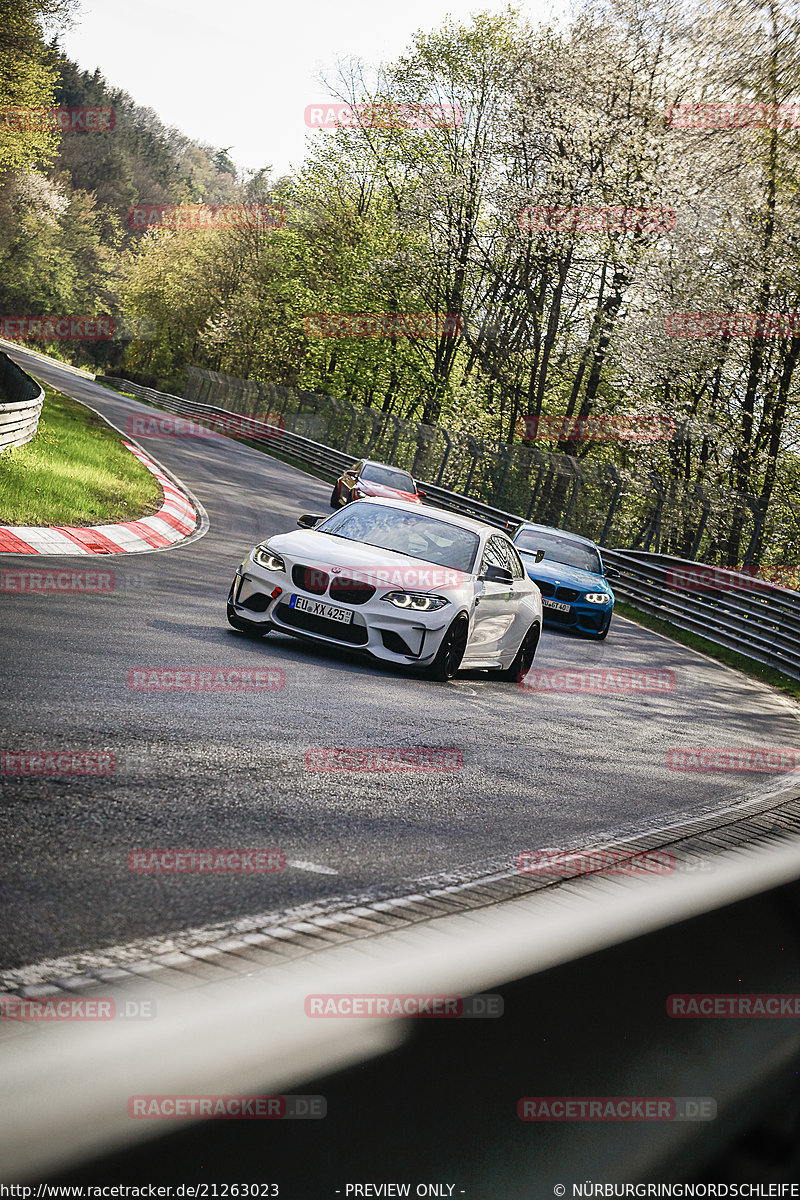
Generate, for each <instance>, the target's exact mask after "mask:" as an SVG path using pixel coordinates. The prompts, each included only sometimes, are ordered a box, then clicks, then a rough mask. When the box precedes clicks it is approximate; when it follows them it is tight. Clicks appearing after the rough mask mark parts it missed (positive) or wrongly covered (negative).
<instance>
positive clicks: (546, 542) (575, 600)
mask: <svg viewBox="0 0 800 1200" xmlns="http://www.w3.org/2000/svg"><path fill="white" fill-rule="evenodd" d="M512 540H513V542H514V545H515V546H516V547H517V550H519V552H520V554H521V555H522V561H523V563H524V565H525V570H526V571H527V572H528V575H529V576H530V578H531V579H532V580H533V581H534V582H535V583H537V584H538V585H539V591H540V592H541V593H542V616H543V618H544V623H545V625H558V626H559V627H560V628H562V629H573V630H575V632H576V633H583V634H586V635H587V636H590V637H593V638H595V639H596V640H597V641H600V640H601V639H602V638H604V637H605V636H606V635H607V634H608V629H609V626H610V624H611V615H612V613H613V612H614V593H613V592H612V590H611V588H610V586H609V584H608V580H607V579H606V573H605V571H604V570H603V560H602V559H601V557H600V551H599V550H598V548H597V546H596V545H595V544H594V542H590V541H589V539H588V538H584V537H579V536H578V534H577V533H566V532H565V531H564V530H563V529H553V528H552V527H551V526H549V525H534V524H532V523H531V522H530V521H525V522H524V523H523V524H522V525H520V527H519V528H518V529H517V531H516V533H515V534H514V537H513V539H512Z"/></svg>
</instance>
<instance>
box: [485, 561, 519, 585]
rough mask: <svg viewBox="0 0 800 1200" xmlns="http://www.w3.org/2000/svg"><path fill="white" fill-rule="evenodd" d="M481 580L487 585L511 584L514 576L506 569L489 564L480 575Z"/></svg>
mask: <svg viewBox="0 0 800 1200" xmlns="http://www.w3.org/2000/svg"><path fill="white" fill-rule="evenodd" d="M481 579H485V580H486V582H487V583H513V582H514V576H513V575H512V574H511V572H510V571H509V570H508V568H507V567H498V566H496V564H495V563H489V566H488V567H487V568H486V570H485V571H484V572H483V574H482V575H481Z"/></svg>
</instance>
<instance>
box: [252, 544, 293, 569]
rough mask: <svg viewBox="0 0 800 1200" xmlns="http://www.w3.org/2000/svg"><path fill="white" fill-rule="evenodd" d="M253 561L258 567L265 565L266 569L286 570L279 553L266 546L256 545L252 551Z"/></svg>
mask: <svg viewBox="0 0 800 1200" xmlns="http://www.w3.org/2000/svg"><path fill="white" fill-rule="evenodd" d="M253 562H257V563H258V565H259V566H260V567H266V568H267V570H268V571H285V570H286V564H285V563H284V561H283V559H282V558H281V556H280V554H275V553H274V551H272V550H270V549H269V547H268V546H256V548H255V550H254V551H253Z"/></svg>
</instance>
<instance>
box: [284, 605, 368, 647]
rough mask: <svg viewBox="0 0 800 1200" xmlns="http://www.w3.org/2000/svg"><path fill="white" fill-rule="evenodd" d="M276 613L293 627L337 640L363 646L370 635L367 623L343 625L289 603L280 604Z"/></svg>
mask: <svg viewBox="0 0 800 1200" xmlns="http://www.w3.org/2000/svg"><path fill="white" fill-rule="evenodd" d="M275 615H276V617H277V618H278V620H279V621H283V623H284V625H290V626H291V627H292V628H293V629H299V630H304V631H305V632H306V633H319V634H321V635H322V636H323V637H329V638H333V639H334V640H335V641H337V642H350V643H352V645H354V646H363V645H364V644H365V643H366V641H367V640H368V637H369V634H368V633H367V628H366V626H365V625H356V624H351V625H343V624H342V622H341V621H331V620H329V619H328V617H317V616H314V614H313V613H307V612H303V610H302V609H297V608H289V605H288V604H279V605H278V608H277V611H276V613H275Z"/></svg>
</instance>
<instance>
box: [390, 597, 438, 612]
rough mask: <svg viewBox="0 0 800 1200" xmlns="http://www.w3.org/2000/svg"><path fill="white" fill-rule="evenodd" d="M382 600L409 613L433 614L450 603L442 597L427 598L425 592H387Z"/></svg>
mask: <svg viewBox="0 0 800 1200" xmlns="http://www.w3.org/2000/svg"><path fill="white" fill-rule="evenodd" d="M383 599H384V600H388V601H389V603H390V604H393V605H394V606H395V608H405V609H409V610H410V611H411V612H433V611H434V610H435V609H437V608H444V606H445V604H449V603H450V601H449V600H446V599H445V598H444V596H429V595H428V593H427V592H387V593H386V595H385V596H384V597H383Z"/></svg>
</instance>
